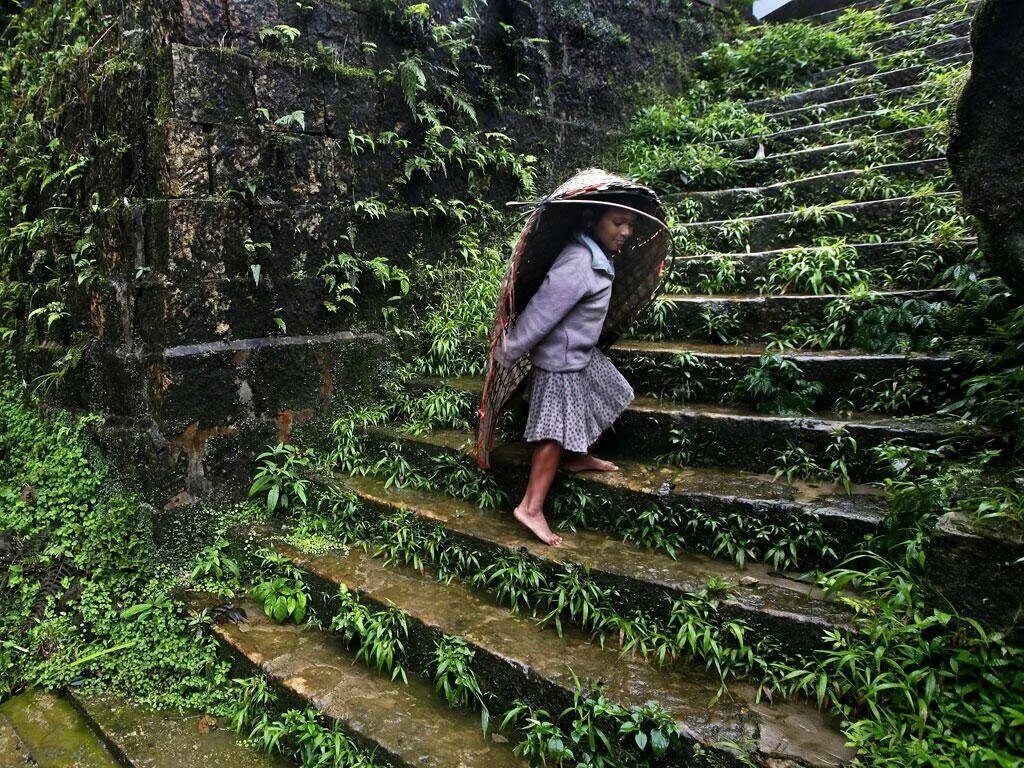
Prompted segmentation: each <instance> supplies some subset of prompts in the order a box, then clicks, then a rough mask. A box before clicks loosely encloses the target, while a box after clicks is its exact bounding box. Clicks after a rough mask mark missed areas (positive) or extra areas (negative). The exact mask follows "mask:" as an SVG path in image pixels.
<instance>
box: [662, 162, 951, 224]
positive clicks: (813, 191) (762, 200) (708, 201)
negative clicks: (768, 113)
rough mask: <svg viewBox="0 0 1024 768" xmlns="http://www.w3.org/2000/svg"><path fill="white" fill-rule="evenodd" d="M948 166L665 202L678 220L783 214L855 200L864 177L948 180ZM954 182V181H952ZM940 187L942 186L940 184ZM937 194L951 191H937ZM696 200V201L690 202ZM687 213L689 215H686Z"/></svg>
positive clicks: (894, 166) (877, 170) (890, 169)
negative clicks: (796, 208)
mask: <svg viewBox="0 0 1024 768" xmlns="http://www.w3.org/2000/svg"><path fill="white" fill-rule="evenodd" d="M948 170H949V163H948V161H947V160H946V158H944V157H939V158H931V159H929V160H914V161H911V162H907V163H889V164H887V165H878V166H875V167H873V168H871V169H867V170H865V169H851V170H845V171H835V172H832V173H824V174H820V175H817V176H805V177H803V178H800V179H794V180H793V181H781V182H778V183H776V184H768V185H766V186H763V187H735V188H733V189H722V190H714V191H710V192H683V193H678V194H671V195H665V196H664V197H663V198H662V199H663V200H664V201H665V202H666V203H669V204H670V205H671V204H673V203H682V204H683V205H680V206H674V207H673V209H672V210H671V213H672V215H673V217H674V218H675V220H676V221H682V222H685V221H687V218H688V219H689V221H690V222H691V223H697V222H699V221H702V220H703V221H711V220H719V221H721V220H725V219H729V218H735V217H737V216H744V215H754V213H755V212H756V213H758V214H763V213H771V212H782V211H786V210H792V209H793V207H794V206H801V205H812V204H815V203H820V202H821V201H822V200H828V199H835V200H840V199H855V197H854V195H855V194H856V190H855V189H854V188H853V187H851V185H852V184H854V183H855V182H856V181H857V180H858V179H861V178H862V177H864V176H865V175H882V176H887V177H889V178H891V179H893V180H895V181H900V182H916V181H918V180H920V181H921V182H925V181H936V180H937V179H938V177H942V178H947V177H948V174H947V172H948ZM950 183H952V180H950ZM940 186H941V185H940ZM936 191H937V192H943V191H952V190H945V189H942V188H940V189H937V190H936ZM691 201H694V202H691ZM687 214H688V216H687Z"/></svg>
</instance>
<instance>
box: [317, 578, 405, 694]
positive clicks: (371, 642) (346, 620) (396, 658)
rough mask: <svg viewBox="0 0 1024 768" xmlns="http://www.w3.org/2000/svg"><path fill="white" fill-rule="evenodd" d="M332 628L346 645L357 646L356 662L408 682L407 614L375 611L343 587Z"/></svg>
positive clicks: (385, 610)
mask: <svg viewBox="0 0 1024 768" xmlns="http://www.w3.org/2000/svg"><path fill="white" fill-rule="evenodd" d="M331 629H332V630H334V631H335V632H338V633H340V634H341V636H342V637H343V638H344V639H345V641H346V642H352V643H354V644H355V645H356V646H357V652H356V659H357V660H360V661H363V662H365V663H366V664H367V665H368V666H372V667H375V668H376V669H377V671H378V672H387V673H389V674H390V675H391V679H392V680H394V679H395V678H397V677H401V678H402V680H403V681H405V682H408V678H407V677H406V674H405V667H404V666H403V665H402V658H403V654H404V652H405V645H404V643H403V641H404V639H405V638H406V637H407V636H408V634H409V626H408V623H407V619H406V616H405V614H404V613H402V612H401V611H399V610H398V609H396V608H385V609H382V610H378V611H375V610H372V609H371V608H369V607H368V606H366V605H365V604H364V603H363V602H362V601H360V600H359V598H358V597H357V596H356V595H355V593H354V592H352V590H350V589H349V588H348V587H346V586H345V585H344V584H342V585H341V587H339V589H338V609H337V612H336V613H335V614H334V617H333V618H332V619H331Z"/></svg>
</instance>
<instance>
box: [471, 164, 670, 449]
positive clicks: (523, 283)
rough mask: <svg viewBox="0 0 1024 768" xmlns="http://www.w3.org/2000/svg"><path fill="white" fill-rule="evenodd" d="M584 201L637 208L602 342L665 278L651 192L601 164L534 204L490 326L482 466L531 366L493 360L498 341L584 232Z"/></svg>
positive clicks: (662, 239) (665, 238)
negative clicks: (567, 247) (575, 237)
mask: <svg viewBox="0 0 1024 768" xmlns="http://www.w3.org/2000/svg"><path fill="white" fill-rule="evenodd" d="M584 203H586V204H591V205H598V206H609V207H622V208H628V209H632V210H634V211H636V212H637V213H638V214H640V215H638V216H637V222H636V227H635V229H634V232H633V236H632V237H630V239H629V242H627V243H626V246H625V247H624V248H623V251H622V253H621V254H619V255H618V256H616V258H615V280H614V282H613V283H612V295H611V301H610V304H609V306H608V315H607V317H606V318H605V322H604V329H603V331H602V333H601V338H600V340H599V341H598V347H599V348H601V349H602V350H604V349H607V348H608V347H609V346H611V344H612V343H613V342H614V341H615V340H616V339H618V338H619V337H620V336H621V335H622V334H623V333H624V332H625V331H626V330H627V329H628V328H629V327H630V326H631V325H632V324H633V323H634V322H635V321H636V319H637V317H638V316H639V314H640V312H641V311H642V310H643V309H644V307H646V306H647V305H648V304H649V303H650V301H651V299H653V298H654V295H655V293H656V292H657V290H658V286H659V285H660V283H661V272H662V269H663V268H664V265H665V260H666V259H667V258H668V256H669V253H670V252H671V249H672V237H671V235H670V234H669V231H668V229H667V227H666V226H665V224H664V223H663V222H664V220H665V212H664V209H663V208H662V205H661V201H660V200H659V199H658V196H657V195H656V194H655V193H654V191H653V190H651V189H649V188H648V187H645V186H642V185H640V184H637V183H635V182H632V181H629V180H628V179H624V178H622V177H621V176H616V175H614V174H611V173H608V172H607V171H603V170H601V169H599V168H589V169H587V170H585V171H580V172H579V173H577V174H576V175H575V176H573V177H572V178H571V179H569V180H568V181H566V182H565V183H564V184H562V185H561V186H560V187H558V189H556V190H555V191H554V192H552V193H551V194H550V195H548V196H547V197H546V198H544V199H543V200H541V201H539V202H538V203H537V207H536V208H535V209H534V210H533V212H532V213H531V214H530V216H529V218H528V219H527V220H526V223H525V225H524V226H523V229H522V231H521V232H520V234H519V239H518V240H517V241H516V245H515V247H514V248H513V249H512V258H511V260H510V261H509V265H508V269H507V270H506V272H505V278H504V280H503V282H502V287H501V294H500V296H499V299H498V311H497V314H496V316H495V319H494V324H493V326H492V327H491V334H490V342H491V343H490V359H489V360H488V366H487V377H486V378H485V380H484V389H483V395H482V396H481V399H480V410H479V417H480V421H479V424H478V427H477V441H476V458H477V463H478V464H480V466H481V467H485V468H486V467H488V466H490V451H491V446H492V445H493V444H494V435H495V431H496V429H497V424H498V419H499V418H500V416H501V414H502V411H503V410H504V408H505V406H506V404H507V403H508V402H509V400H510V399H511V398H512V396H513V395H514V394H515V392H516V390H518V389H519V387H520V385H521V384H522V383H523V381H525V380H526V377H527V375H529V372H530V359H529V357H528V356H523V357H521V358H520V359H519V360H517V361H515V363H513V364H512V365H511V366H507V367H506V366H502V365H499V364H498V363H497V362H496V361H495V359H494V347H495V345H496V344H497V343H498V340H499V339H500V338H501V335H502V333H503V332H504V330H505V329H506V328H508V327H509V326H512V325H514V324H515V322H516V319H517V318H518V316H519V313H520V312H522V311H523V309H524V308H525V307H526V305H527V304H528V303H529V301H530V298H531V297H532V296H533V295H534V293H536V292H537V289H538V288H539V287H540V285H541V283H542V282H543V281H544V277H545V276H546V275H547V273H548V269H549V268H550V267H551V264H552V263H553V262H554V260H555V258H557V256H558V254H559V253H560V252H561V250H562V248H564V247H565V245H566V244H568V242H569V241H570V239H571V238H572V236H573V235H574V234H576V232H578V231H579V230H580V227H581V220H582V218H581V216H582V210H583V208H584V205H583V204H584Z"/></svg>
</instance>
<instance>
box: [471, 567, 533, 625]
mask: <svg viewBox="0 0 1024 768" xmlns="http://www.w3.org/2000/svg"><path fill="white" fill-rule="evenodd" d="M472 581H473V583H474V584H476V585H477V586H481V587H487V588H489V589H492V590H494V593H495V597H496V599H497V601H498V602H499V603H501V604H502V605H507V606H508V607H509V608H511V609H512V611H513V612H515V613H518V612H519V611H520V610H521V609H522V608H532V607H536V606H537V604H538V600H539V597H538V595H539V593H540V591H541V589H542V588H543V587H546V586H547V578H546V577H545V576H544V573H543V571H541V570H540V569H539V568H538V567H537V566H536V564H535V563H534V562H533V561H532V560H531V559H529V558H527V557H525V556H524V555H521V554H518V553H513V554H507V555H500V556H499V557H497V558H495V559H494V560H493V561H492V562H491V563H490V564H489V565H488V566H487V567H486V568H484V569H483V570H482V571H479V572H477V573H475V574H473V576H472Z"/></svg>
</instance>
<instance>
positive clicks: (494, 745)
mask: <svg viewBox="0 0 1024 768" xmlns="http://www.w3.org/2000/svg"><path fill="white" fill-rule="evenodd" d="M211 602H212V601H211V600H209V599H203V598H199V597H196V598H193V600H192V605H193V607H194V608H196V609H201V608H206V607H210V605H211ZM235 605H236V608H240V609H241V610H242V611H244V613H245V615H246V617H247V618H246V619H245V620H243V621H239V622H223V623H217V624H214V625H213V626H212V628H211V631H212V632H213V633H214V634H215V635H216V637H217V638H218V640H219V641H220V643H221V645H222V647H223V648H224V649H225V650H227V651H228V652H229V653H230V654H231V655H232V656H233V657H234V658H235V660H236V662H237V663H238V664H239V665H240V666H242V667H248V668H250V669H251V670H252V671H253V672H256V673H262V674H264V675H265V676H266V677H267V678H268V680H269V681H270V682H271V683H272V684H273V685H274V686H275V687H276V688H277V689H278V690H279V691H281V692H282V693H283V694H284V698H285V699H286V700H288V701H290V702H293V703H294V704H296V705H298V706H299V707H306V706H311V707H315V708H316V709H318V710H319V711H320V712H321V713H322V714H323V716H324V718H325V719H326V720H328V721H329V722H333V723H338V724H340V725H341V726H342V727H343V728H344V729H345V730H346V732H348V733H349V734H350V735H351V736H352V738H353V739H354V740H356V741H357V742H358V743H360V744H361V745H363V746H364V747H366V748H367V749H371V750H376V753H377V758H378V759H381V758H383V759H384V760H385V761H386V762H388V763H389V764H391V765H394V766H397V767H398V768H414V767H416V768H451V766H462V767H464V768H473V767H474V766H477V767H478V768H505V767H506V766H508V767H509V768H511V766H517V767H519V768H523V766H524V765H525V764H524V763H523V762H522V761H520V760H519V759H517V758H516V757H515V756H514V755H513V754H512V747H511V745H510V744H508V743H507V742H505V741H504V740H501V741H499V740H497V739H494V738H485V737H484V736H483V735H482V734H481V732H480V723H479V720H478V719H477V718H476V717H475V716H473V715H472V714H470V713H468V712H461V711H457V710H453V709H450V708H449V707H447V706H446V705H445V704H444V702H443V701H442V700H441V699H439V698H438V697H437V696H436V695H435V694H434V691H433V689H432V688H431V686H430V684H429V683H427V682H426V681H425V680H422V679H419V678H416V677H410V678H409V682H408V684H404V683H402V681H400V680H399V681H392V680H391V679H390V678H389V677H388V676H386V675H381V674H378V673H377V672H376V671H374V670H371V669H368V668H367V667H365V666H363V665H362V663H359V662H356V661H355V659H354V657H353V655H352V654H350V653H349V652H348V651H347V649H346V648H345V646H344V644H343V643H342V641H341V640H340V638H337V637H334V636H332V635H330V634H329V633H327V632H323V631H320V630H314V629H311V628H309V627H299V626H295V625H294V624H274V623H273V622H272V621H271V620H270V619H269V618H267V616H266V615H265V614H264V613H263V608H262V606H260V605H258V604H256V603H253V602H249V601H244V602H240V603H236V604H235Z"/></svg>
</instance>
